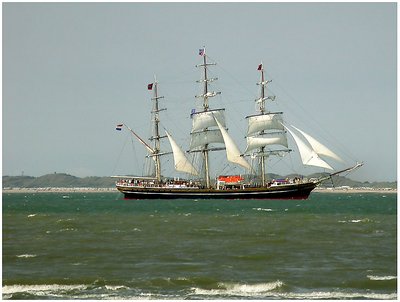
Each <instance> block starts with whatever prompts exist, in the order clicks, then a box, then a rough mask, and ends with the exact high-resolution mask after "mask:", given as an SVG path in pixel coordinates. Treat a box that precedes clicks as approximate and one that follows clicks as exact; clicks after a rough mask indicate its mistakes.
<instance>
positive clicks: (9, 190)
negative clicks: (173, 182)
mask: <svg viewBox="0 0 400 302" xmlns="http://www.w3.org/2000/svg"><path fill="white" fill-rule="evenodd" d="M102 192H104V193H118V190H117V189H116V188H3V194H4V193H102ZM313 192H315V193H397V189H392V188H335V189H331V188H316V189H314V191H313Z"/></svg>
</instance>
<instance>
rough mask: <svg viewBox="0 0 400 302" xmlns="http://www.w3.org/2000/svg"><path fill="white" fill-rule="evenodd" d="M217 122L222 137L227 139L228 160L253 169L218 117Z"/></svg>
mask: <svg viewBox="0 0 400 302" xmlns="http://www.w3.org/2000/svg"><path fill="white" fill-rule="evenodd" d="M215 122H216V123H217V125H218V127H219V130H221V134H222V137H223V139H224V141H225V147H226V157H227V159H228V161H230V162H232V163H235V164H238V165H240V166H242V167H244V168H246V169H248V170H251V166H250V165H249V163H248V162H247V161H246V160H245V159H244V158H243V157H241V156H240V151H239V148H238V147H237V146H236V144H235V142H234V141H233V140H232V138H231V137H230V136H229V134H228V132H227V131H226V130H225V128H224V127H223V126H222V124H221V123H220V122H219V121H218V120H217V119H215Z"/></svg>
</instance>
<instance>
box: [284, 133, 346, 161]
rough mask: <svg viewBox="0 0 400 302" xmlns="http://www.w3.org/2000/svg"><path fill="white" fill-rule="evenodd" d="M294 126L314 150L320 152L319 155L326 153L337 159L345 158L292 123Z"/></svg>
mask: <svg viewBox="0 0 400 302" xmlns="http://www.w3.org/2000/svg"><path fill="white" fill-rule="evenodd" d="M292 127H293V128H294V129H296V130H297V131H299V132H300V133H301V134H302V135H303V136H304V137H305V138H306V140H307V141H308V142H309V143H310V145H311V147H312V148H313V149H314V151H315V152H316V153H317V154H319V155H325V156H328V157H330V158H333V159H335V160H337V161H341V162H343V160H342V159H341V158H340V157H339V156H337V155H336V154H335V153H334V152H332V151H331V150H329V149H328V148H327V147H326V146H324V145H323V144H321V143H320V142H319V141H317V140H316V139H315V138H313V137H312V136H311V135H309V134H307V133H305V132H304V131H302V130H300V129H298V128H296V127H295V126H293V125H292Z"/></svg>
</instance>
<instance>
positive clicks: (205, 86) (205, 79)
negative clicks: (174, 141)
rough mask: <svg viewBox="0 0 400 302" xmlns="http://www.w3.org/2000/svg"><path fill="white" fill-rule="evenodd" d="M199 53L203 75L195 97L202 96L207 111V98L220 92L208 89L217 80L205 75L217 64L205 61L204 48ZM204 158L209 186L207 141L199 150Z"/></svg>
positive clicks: (207, 184) (207, 185)
mask: <svg viewBox="0 0 400 302" xmlns="http://www.w3.org/2000/svg"><path fill="white" fill-rule="evenodd" d="M199 55H200V56H202V57H203V64H200V65H196V67H203V71H204V77H203V79H201V80H199V81H197V82H203V94H201V95H198V96H196V97H197V98H202V99H203V110H204V112H208V111H209V104H208V99H209V98H210V97H214V96H216V95H218V94H221V92H210V91H209V86H208V85H209V82H213V81H215V80H217V78H210V79H209V78H208V75H207V66H211V65H217V64H216V63H207V56H206V49H205V47H204V48H201V49H199ZM204 131H207V128H205V129H204ZM201 151H202V154H203V158H204V167H205V175H204V178H205V181H206V187H207V188H210V187H211V183H210V168H209V157H208V153H209V148H208V143H207V144H205V145H204V148H203V149H202V150H201Z"/></svg>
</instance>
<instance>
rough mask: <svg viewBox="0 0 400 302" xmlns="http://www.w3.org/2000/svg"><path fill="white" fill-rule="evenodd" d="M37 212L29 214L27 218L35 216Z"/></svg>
mask: <svg viewBox="0 0 400 302" xmlns="http://www.w3.org/2000/svg"><path fill="white" fill-rule="evenodd" d="M36 215H37V214H29V215H28V218H31V217H35V216H36Z"/></svg>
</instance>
